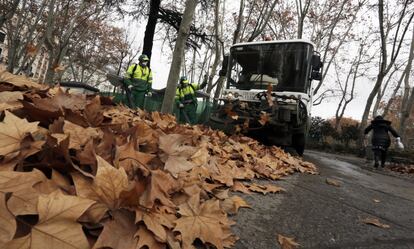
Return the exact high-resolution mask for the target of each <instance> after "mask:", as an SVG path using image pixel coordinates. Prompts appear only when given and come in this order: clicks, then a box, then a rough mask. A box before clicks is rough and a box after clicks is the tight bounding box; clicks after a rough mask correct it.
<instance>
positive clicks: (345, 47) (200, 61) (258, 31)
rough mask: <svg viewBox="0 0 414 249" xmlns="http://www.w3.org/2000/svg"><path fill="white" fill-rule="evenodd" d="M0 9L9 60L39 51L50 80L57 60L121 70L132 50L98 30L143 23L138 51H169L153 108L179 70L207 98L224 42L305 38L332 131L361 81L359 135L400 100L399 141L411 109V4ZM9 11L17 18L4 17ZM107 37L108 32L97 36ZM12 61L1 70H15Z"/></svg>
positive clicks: (107, 4) (61, 1) (10, 1)
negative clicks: (333, 106)
mask: <svg viewBox="0 0 414 249" xmlns="http://www.w3.org/2000/svg"><path fill="white" fill-rule="evenodd" d="M1 4H2V6H1V7H2V8H1V11H2V16H1V18H0V25H2V24H3V23H4V24H5V26H6V29H7V30H8V32H10V33H11V34H12V35H11V36H10V38H9V39H11V44H13V46H14V47H16V48H15V49H12V55H13V57H15V58H14V59H12V60H13V61H15V62H16V63H17V64H18V62H20V61H27V60H26V59H22V58H25V56H26V57H28V58H29V57H30V55H31V54H32V53H31V51H37V50H38V48H39V47H40V46H43V45H45V47H46V48H47V52H48V54H49V57H50V65H49V66H48V75H47V80H48V81H50V82H53V79H54V78H56V77H55V76H56V71H58V72H59V70H57V69H61V68H60V66H61V64H62V60H63V58H65V57H68V58H69V62H73V65H76V66H68V67H66V68H65V70H69V69H71V70H72V72H75V71H76V72H77V73H73V78H81V79H83V78H85V77H86V78H88V76H85V72H89V71H93V70H91V69H90V68H88V67H91V65H93V66H96V68H100V67H102V65H103V64H116V65H118V66H117V68H118V69H119V70H118V71H121V68H123V64H125V62H126V63H128V62H130V61H131V60H133V58H134V54H136V52H138V51H135V53H134V51H131V49H130V48H131V44H129V43H128V42H126V41H127V40H129V41H131V40H132V39H131V37H127V36H126V35H125V32H124V31H122V30H118V31H117V30H108V29H110V27H108V26H105V25H102V24H104V23H105V21H106V20H107V19H108V18H112V17H114V16H121V17H122V16H126V15H128V16H132V17H134V18H136V19H137V20H139V21H141V22H144V23H146V26H145V27H146V29H145V33H144V34H143V37H139V39H136V40H135V42H142V44H143V46H142V50H141V51H139V52H143V53H145V54H147V55H149V56H151V55H152V50H153V43H154V40H162V41H163V47H162V48H161V49H163V51H165V53H164V54H168V52H169V54H170V55H171V69H170V72H169V77H168V82H167V91H166V93H167V94H166V96H165V98H164V104H163V108H162V111H163V112H170V111H171V106H172V104H171V103H172V100H173V98H174V93H175V91H174V89H175V87H176V84H177V79H178V77H179V76H178V75H179V74H186V75H188V76H189V78H190V80H191V81H195V82H196V81H201V79H202V76H203V75H208V76H209V81H208V86H207V92H208V93H210V94H211V96H213V95H216V96H217V95H218V94H219V93H220V91H221V88H222V87H223V82H224V78H223V77H218V76H216V75H217V74H218V71H219V70H220V64H221V62H222V60H223V54H225V52H226V51H228V48H229V46H231V45H232V44H234V43H236V42H249V41H257V40H277V39H296V38H303V39H307V40H311V41H312V42H313V43H314V44H315V49H316V50H317V51H319V52H320V53H321V58H322V61H323V63H324V70H323V74H322V80H321V81H320V82H318V83H315V84H314V86H313V93H314V104H315V105H318V104H321V103H323V102H324V101H327V99H329V98H335V99H336V100H338V108H337V111H336V113H335V120H336V121H335V122H336V123H335V125H334V128H336V129H337V128H338V126H339V123H340V121H341V119H342V118H343V116H344V114H345V113H346V110H347V108H348V106H349V104H350V103H351V102H352V101H353V100H354V99H355V97H356V96H357V95H358V93H356V92H355V90H356V89H357V88H358V86H359V87H360V86H361V85H365V86H366V87H365V89H370V94H369V96H368V99H367V102H366V105H365V107H364V112H363V116H362V117H361V125H360V126H359V133H360V134H361V133H362V131H363V128H364V127H365V126H366V125H367V123H368V120H369V119H370V117H371V116H372V115H377V114H383V115H385V116H388V115H390V113H391V112H390V107H391V106H392V103H393V101H394V100H395V99H397V98H398V97H399V96H401V104H400V105H399V109H398V110H397V112H398V113H399V119H398V122H399V126H398V127H399V129H400V133H402V135H403V136H404V134H405V133H406V130H404V129H405V127H407V123H408V122H409V120H410V117H411V116H410V114H411V112H412V110H413V105H414V88H413V86H412V83H411V82H412V81H411V80H410V76H412V73H413V70H412V60H413V57H414V55H413V54H414V27H413V26H414V22H413V17H414V2H413V1H411V0H398V1H389V0H385V1H384V0H321V1H311V0H295V1H285V0H282V1H280V0H239V1H238V2H234V1H226V0H179V1H172V0H138V1H132V0H103V1H100V0H93V1H91V0H88V1H87V0H76V1H68V0H1ZM29 9H30V11H27V10H29ZM11 13H12V14H11ZM13 14H14V18H15V20H17V21H14V22H13V21H10V20H12V18H11V17H12V16H13ZM29 17H30V18H29ZM23 22H30V23H26V24H25V27H29V28H27V30H22V29H16V27H20V26H22V23H23ZM13 25H14V26H13ZM7 26H10V27H7ZM30 27H33V28H30ZM32 29H33V30H34V31H33V32H32V31H31V30H32ZM107 32H111V35H106V37H102V36H103V34H105V33H107ZM118 32H119V33H118ZM22 33H24V35H22ZM28 34H31V35H28ZM23 36H25V37H23ZM104 38H106V39H104ZM113 39H115V40H113ZM116 39H118V40H116ZM114 44H118V45H116V46H115V47H112V46H113V45H114ZM80 48H81V49H80ZM121 48H122V49H121ZM91 54H93V55H91ZM98 55H100V56H101V57H100V58H98V57H96V56H98ZM127 57H128V58H127ZM86 58H96V59H94V60H85V59H86ZM114 58H117V60H114ZM13 61H12V63H11V65H10V66H9V67H10V69H9V70H11V71H12V70H16V71H18V70H21V69H20V68H19V65H17V64H15V63H14V62H13ZM91 62H92V63H91ZM69 64H70V63H69ZM20 67H21V65H20ZM16 68H18V69H16ZM84 68H86V69H84ZM75 74H76V77H75ZM370 82H371V83H372V84H370ZM372 85H373V86H372ZM360 88H361V87H360ZM388 99H390V100H391V101H390V102H388ZM384 103H386V104H385V105H384ZM404 137H405V136H404ZM360 142H361V143H362V141H361V140H360Z"/></svg>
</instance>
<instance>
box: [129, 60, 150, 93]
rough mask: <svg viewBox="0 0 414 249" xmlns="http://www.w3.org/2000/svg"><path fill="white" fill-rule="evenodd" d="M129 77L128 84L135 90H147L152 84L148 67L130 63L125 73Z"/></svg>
mask: <svg viewBox="0 0 414 249" xmlns="http://www.w3.org/2000/svg"><path fill="white" fill-rule="evenodd" d="M125 77H126V78H128V79H130V81H129V82H130V84H132V86H133V88H132V89H133V90H135V91H149V90H151V85H152V71H151V69H150V68H149V67H141V66H140V65H139V64H132V65H131V66H129V67H128V70H127V72H126V75H125Z"/></svg>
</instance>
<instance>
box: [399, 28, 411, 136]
mask: <svg viewBox="0 0 414 249" xmlns="http://www.w3.org/2000/svg"><path fill="white" fill-rule="evenodd" d="M413 59H414V29H413V34H412V38H411V45H410V54H409V57H408V63H407V67H406V68H405V79H404V84H405V86H406V90H405V92H407V93H408V94H409V92H410V82H409V80H410V72H411V69H412V65H413V64H412V63H413ZM407 86H408V89H407ZM413 102H414V87H413V88H412V90H411V95H410V96H409V97H408V98H407V99H406V100H404V99H403V102H402V108H401V120H400V136H402V137H404V133H405V123H406V122H407V120H408V118H409V117H410V114H411V109H412V106H413Z"/></svg>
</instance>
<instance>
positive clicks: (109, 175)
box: [72, 156, 128, 209]
mask: <svg viewBox="0 0 414 249" xmlns="http://www.w3.org/2000/svg"><path fill="white" fill-rule="evenodd" d="M96 160H97V163H98V171H97V173H96V176H95V178H94V180H90V179H87V178H86V177H84V176H82V175H80V174H73V175H72V178H73V181H74V183H75V188H76V192H77V194H78V196H80V197H84V198H88V199H91V200H95V201H99V202H101V203H103V204H105V205H107V207H108V208H110V209H116V208H118V207H119V203H120V198H119V197H120V194H121V192H123V191H126V190H127V189H128V177H127V175H126V173H125V170H124V169H123V168H120V169H116V168H115V167H113V166H112V165H110V164H109V163H108V162H106V161H105V160H104V159H102V158H101V157H100V156H96Z"/></svg>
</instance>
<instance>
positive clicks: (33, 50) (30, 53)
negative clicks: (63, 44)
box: [26, 43, 38, 57]
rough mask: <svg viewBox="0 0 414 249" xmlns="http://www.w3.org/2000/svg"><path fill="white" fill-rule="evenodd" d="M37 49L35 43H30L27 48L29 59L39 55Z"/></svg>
mask: <svg viewBox="0 0 414 249" xmlns="http://www.w3.org/2000/svg"><path fill="white" fill-rule="evenodd" d="M37 51H38V49H37V47H36V46H35V45H34V44H33V43H29V44H27V46H26V53H27V55H28V56H29V57H35V56H36V54H37Z"/></svg>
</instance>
